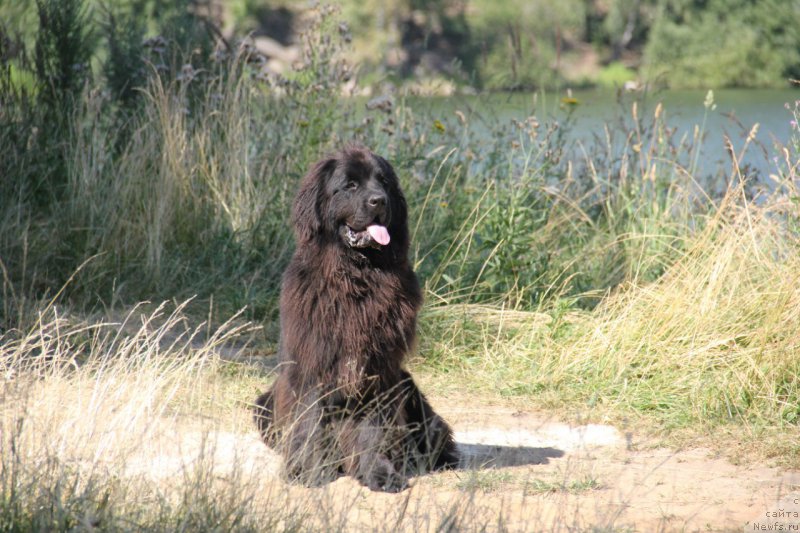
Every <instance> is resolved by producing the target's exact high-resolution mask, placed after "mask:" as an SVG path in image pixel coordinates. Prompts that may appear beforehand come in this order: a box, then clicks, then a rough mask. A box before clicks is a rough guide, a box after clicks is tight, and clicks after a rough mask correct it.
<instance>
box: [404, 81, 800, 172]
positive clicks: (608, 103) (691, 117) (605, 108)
mask: <svg viewBox="0 0 800 533" xmlns="http://www.w3.org/2000/svg"><path fill="white" fill-rule="evenodd" d="M706 95H707V91H661V92H655V93H650V94H646V93H629V94H622V95H618V94H617V93H616V92H614V91H600V90H593V91H574V92H573V93H572V96H573V97H574V98H576V99H577V101H578V102H579V103H578V104H577V105H575V106H574V107H573V109H572V111H571V112H572V114H573V117H572V118H573V120H574V122H573V126H572V129H571V130H570V139H571V140H572V141H574V142H573V145H574V146H579V145H580V144H583V145H584V146H586V145H590V144H591V143H593V142H596V140H595V138H596V137H597V136H599V137H601V138H602V137H604V133H603V128H604V125H609V126H610V127H612V128H614V127H615V126H616V125H618V124H620V120H621V118H622V117H626V118H627V124H628V125H630V124H631V118H630V117H631V108H632V105H633V102H634V101H637V106H638V113H639V116H640V117H649V118H652V116H653V112H654V110H655V108H656V105H657V104H658V103H661V104H662V106H663V113H664V118H665V121H666V124H667V125H668V126H670V127H674V128H676V133H675V135H674V136H673V139H675V140H678V139H680V138H682V137H683V136H688V139H691V138H692V136H693V132H694V130H695V128H696V127H699V126H700V125H701V124H702V122H703V116H704V114H705V113H706V108H705V106H704V100H705V99H706ZM563 96H565V95H562V94H559V95H556V94H540V93H537V94H522V93H514V94H488V95H477V96H455V97H448V98H424V99H422V98H420V99H414V100H413V101H412V102H409V103H411V105H412V107H413V108H414V109H416V110H419V111H422V112H428V113H430V114H431V116H433V117H436V116H442V117H453V113H454V112H455V111H456V110H460V111H462V112H463V113H465V114H466V115H467V116H468V117H469V120H470V124H471V127H472V128H477V129H478V131H479V132H480V131H481V130H483V131H484V132H485V133H486V135H488V134H489V131H491V130H492V129H493V128H494V127H496V126H497V125H498V124H499V125H503V124H510V122H511V120H512V119H515V120H523V119H525V118H527V117H528V116H531V115H535V116H536V117H537V118H538V119H539V120H540V121H544V120H547V119H554V120H559V121H563V120H565V119H566V117H567V114H568V111H567V110H566V109H565V106H564V105H563V104H562V103H561V98H562V97H563ZM713 96H714V103H715V106H716V107H715V108H714V109H713V110H712V109H709V110H708V114H707V117H706V122H705V128H704V131H705V135H704V137H703V142H702V149H701V152H700V157H699V160H698V164H697V174H698V175H696V176H695V177H696V178H700V179H702V178H703V177H706V176H712V175H718V174H720V173H723V174H728V173H729V172H730V167H731V160H730V157H729V156H728V154H727V151H726V149H725V141H724V138H725V136H727V137H728V138H729V139H730V140H731V142H732V143H733V146H734V149H735V150H736V152H737V153H739V152H740V151H741V149H742V147H743V146H744V143H745V139H746V137H747V135H748V133H749V132H750V130H751V128H752V127H753V126H754V125H755V124H758V125H759V128H758V132H757V134H756V137H755V140H754V142H753V143H752V145H751V146H750V147H749V148H748V150H747V152H746V153H745V157H744V158H743V161H742V166H743V167H745V166H749V169H750V171H751V173H753V174H754V175H756V176H757V177H758V179H760V180H762V181H766V180H768V176H769V174H774V173H775V163H774V162H773V158H774V157H775V156H776V155H777V153H778V151H777V150H778V148H777V147H780V146H782V145H785V144H787V143H788V141H789V138H790V135H791V126H790V124H789V121H790V120H791V119H792V116H791V114H790V112H789V111H788V110H787V109H786V108H785V104H787V103H789V104H790V105H793V104H794V102H795V100H800V91H797V90H791V89H786V90H779V89H778V90H744V89H735V90H720V91H714V95H713ZM645 122H647V121H645ZM479 136H480V134H479ZM617 137H618V138H619V137H621V136H619V135H618V136H617Z"/></svg>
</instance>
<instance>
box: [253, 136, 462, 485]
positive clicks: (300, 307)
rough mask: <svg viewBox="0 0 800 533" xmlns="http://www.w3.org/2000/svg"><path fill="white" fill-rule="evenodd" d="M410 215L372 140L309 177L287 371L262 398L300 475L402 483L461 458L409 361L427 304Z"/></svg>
mask: <svg viewBox="0 0 800 533" xmlns="http://www.w3.org/2000/svg"><path fill="white" fill-rule="evenodd" d="M406 218H407V208H406V201H405V198H404V197H403V193H402V191H401V190H400V186H399V183H398V180H397V176H396V175H395V173H394V170H393V169H392V166H391V165H390V164H389V163H388V162H387V161H386V160H385V159H383V158H382V157H380V156H377V155H375V154H374V153H372V152H371V151H369V150H368V149H366V148H364V147H363V146H350V147H347V148H345V149H344V150H342V151H340V152H338V153H336V154H334V155H332V156H330V157H328V158H325V159H323V160H321V161H320V162H318V163H317V164H316V165H315V166H314V167H313V168H312V169H311V171H310V172H309V173H308V174H307V175H306V176H305V177H304V178H303V180H302V182H301V184H300V189H299V191H298V193H297V197H296V198H295V200H294V206H293V216H292V222H293V224H294V232H295V237H296V240H297V248H296V251H295V253H294V256H293V257H292V260H291V262H290V263H289V266H288V267H287V269H286V272H285V273H284V276H283V285H282V290H281V302H280V319H281V338H280V348H279V354H280V355H279V358H280V367H279V368H280V370H279V373H278V377H277V380H276V381H275V383H274V384H273V386H272V388H271V389H270V390H269V391H267V392H265V393H264V394H262V395H261V396H260V397H259V398H258V399H257V400H256V406H255V420H256V424H257V425H258V428H259V431H260V432H261V435H262V437H263V439H264V441H265V442H266V443H267V445H268V446H270V447H273V448H275V449H277V450H279V451H280V452H281V453H282V455H283V457H284V460H285V472H286V475H287V476H288V478H289V479H290V480H296V481H299V482H302V483H304V484H307V485H318V484H321V483H325V482H327V481H330V480H332V479H334V478H336V477H337V476H339V475H343V474H344V475H349V476H353V477H354V478H356V479H357V480H359V481H360V482H361V483H362V484H363V485H366V486H367V487H369V488H370V489H372V490H380V491H387V492H397V491H401V490H403V489H404V488H406V487H407V486H408V476H410V475H414V474H418V473H421V472H425V471H430V470H436V469H443V468H450V467H454V466H455V465H457V463H458V454H457V451H456V446H455V443H454V442H453V436H452V432H451V430H450V427H449V426H448V425H447V423H446V422H445V421H444V420H442V418H441V417H439V416H438V415H437V414H436V413H435V412H434V411H433V409H432V408H431V406H430V404H429V403H428V401H427V400H426V399H425V396H423V395H422V393H421V392H420V390H419V389H418V388H417V386H416V384H415V383H414V380H413V379H412V378H411V375H410V374H409V373H408V371H407V370H405V369H404V368H403V360H404V358H405V356H406V354H407V353H408V352H409V350H411V348H412V346H413V345H414V336H415V329H416V318H417V311H418V309H419V307H420V304H421V303H422V295H421V293H420V288H419V284H418V282H417V278H416V276H415V275H414V271H413V270H412V269H411V265H409V262H408V258H407V253H408V245H409V235H408V225H407V222H406Z"/></svg>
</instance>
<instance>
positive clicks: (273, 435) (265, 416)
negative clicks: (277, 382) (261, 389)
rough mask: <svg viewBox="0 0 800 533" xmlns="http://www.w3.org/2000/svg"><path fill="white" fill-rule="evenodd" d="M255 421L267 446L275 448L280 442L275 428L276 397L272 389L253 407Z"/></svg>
mask: <svg viewBox="0 0 800 533" xmlns="http://www.w3.org/2000/svg"><path fill="white" fill-rule="evenodd" d="M252 409H253V420H255V423H256V427H257V428H258V432H259V433H260V434H261V438H262V439H263V440H264V442H265V443H266V445H267V446H275V444H276V443H277V441H278V435H277V430H276V428H275V424H274V422H275V397H274V395H273V393H272V389H269V390H268V391H267V392H265V393H264V394H262V395H261V396H259V397H258V398H257V399H256V403H255V405H253V408H252Z"/></svg>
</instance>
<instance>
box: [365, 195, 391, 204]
mask: <svg viewBox="0 0 800 533" xmlns="http://www.w3.org/2000/svg"><path fill="white" fill-rule="evenodd" d="M367 204H368V205H369V206H370V207H383V206H385V205H386V195H385V194H374V195H372V196H370V197H369V199H368V200H367Z"/></svg>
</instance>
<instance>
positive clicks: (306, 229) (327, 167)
mask: <svg viewBox="0 0 800 533" xmlns="http://www.w3.org/2000/svg"><path fill="white" fill-rule="evenodd" d="M335 168H336V160H335V159H323V160H321V161H319V162H317V163H316V164H315V165H314V166H313V167H312V168H311V170H309V171H308V174H306V175H305V177H303V179H302V181H301V182H300V189H299V190H298V191H297V196H295V198H294V205H293V207H292V224H294V233H295V238H296V239H297V242H298V244H299V243H301V242H308V241H310V240H312V239H313V238H314V236H315V235H317V234H318V233H319V231H320V229H321V227H322V202H323V190H324V188H325V182H326V180H328V178H330V175H331V174H332V173H333V171H334V169H335Z"/></svg>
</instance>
